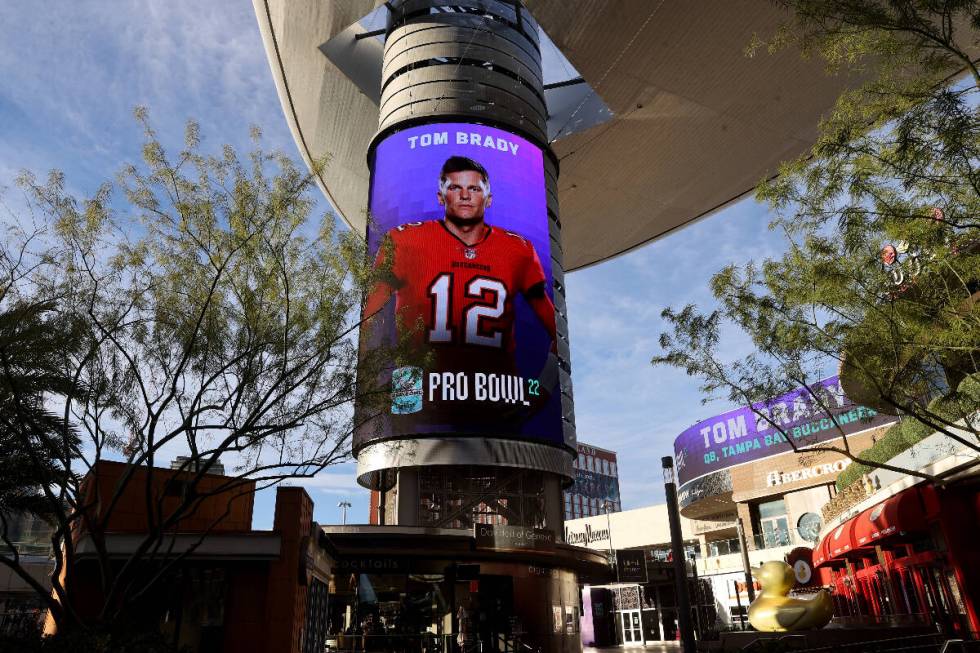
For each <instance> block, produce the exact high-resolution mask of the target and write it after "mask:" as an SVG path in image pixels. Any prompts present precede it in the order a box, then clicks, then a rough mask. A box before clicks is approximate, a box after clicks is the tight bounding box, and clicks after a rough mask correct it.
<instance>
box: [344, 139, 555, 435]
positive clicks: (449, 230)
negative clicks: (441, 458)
mask: <svg viewBox="0 0 980 653" xmlns="http://www.w3.org/2000/svg"><path fill="white" fill-rule="evenodd" d="M370 210H371V222H370V224H369V227H368V234H367V238H368V250H369V255H370V256H371V257H372V258H373V260H374V262H375V267H376V269H377V270H379V271H380V272H382V273H383V274H382V278H381V279H380V280H379V281H378V282H377V283H376V284H375V286H374V287H373V288H372V289H371V290H370V291H369V293H368V295H367V297H366V298H365V302H364V306H363V309H362V315H363V317H364V326H363V327H362V329H361V351H362V356H363V355H365V354H367V353H370V351H371V350H372V348H377V347H379V346H382V345H393V344H395V343H396V342H398V341H405V340H407V341H408V342H409V343H410V344H411V345H412V346H413V348H414V350H415V352H416V353H417V354H420V356H419V358H420V360H425V361H426V362H425V363H424V364H421V365H407V366H406V365H403V366H400V367H395V368H394V369H388V370H387V371H385V372H383V373H382V376H381V378H378V379H377V381H378V383H379V385H380V387H382V388H388V389H389V391H390V405H389V406H386V407H385V409H384V410H382V411H381V414H379V415H378V414H373V415H359V416H358V417H359V418H358V420H357V421H358V423H359V424H360V426H359V428H358V429H357V431H356V432H355V435H354V449H355V451H356V450H357V449H359V448H360V447H362V446H363V445H364V444H366V443H367V442H369V441H373V440H387V439H393V438H404V437H412V436H433V435H438V434H447V435H453V436H468V435H469V436H476V437H479V436H492V437H503V438H515V439H525V440H535V441H540V442H545V443H548V444H553V445H555V446H563V445H567V446H574V442H571V443H566V442H565V441H564V437H563V429H562V417H561V393H560V391H559V372H558V358H557V341H556V317H555V306H554V288H553V278H552V269H551V237H550V231H549V224H548V220H549V218H548V211H547V203H546V198H545V181H544V160H543V153H542V151H541V149H540V148H538V147H537V146H536V145H534V144H533V143H531V142H530V141H528V140H526V139H524V138H521V137H519V136H516V135H514V134H511V133H509V132H506V131H503V130H500V129H495V128H492V127H487V126H484V125H472V124H466V123H445V124H429V125H424V126H421V127H413V128H410V129H405V130H402V131H399V132H396V133H394V134H392V135H390V136H388V137H387V138H385V139H384V140H382V141H381V142H380V143H378V145H377V147H376V148H375V150H374V153H373V160H372V176H371V193H370ZM362 360H363V359H362Z"/></svg>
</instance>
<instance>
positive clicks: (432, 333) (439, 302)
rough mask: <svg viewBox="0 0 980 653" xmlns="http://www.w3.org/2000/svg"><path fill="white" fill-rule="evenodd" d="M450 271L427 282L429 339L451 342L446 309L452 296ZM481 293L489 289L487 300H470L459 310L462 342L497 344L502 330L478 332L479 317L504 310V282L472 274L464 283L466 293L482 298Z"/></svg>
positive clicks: (491, 316) (497, 315)
mask: <svg viewBox="0 0 980 653" xmlns="http://www.w3.org/2000/svg"><path fill="white" fill-rule="evenodd" d="M452 284H453V275H452V274H449V273H443V274H440V275H439V276H437V277H436V278H435V279H434V280H433V281H432V283H431V284H429V296H430V297H432V309H433V310H432V319H433V326H432V328H431V329H429V342H452V341H453V330H454V325H452V324H450V321H449V318H450V316H449V311H450V305H451V303H452V302H451V298H452V296H453V288H452ZM484 293H490V299H489V304H472V305H471V306H469V307H468V308H467V309H466V310H465V311H463V342H464V343H466V344H468V345H482V346H484V347H501V346H502V345H503V338H504V334H503V331H500V330H499V329H497V330H493V331H490V332H489V335H487V334H484V333H480V320H481V319H482V318H487V319H499V318H500V317H501V316H502V315H503V314H504V307H505V305H506V302H507V286H505V285H504V284H503V282H501V281H499V280H497V279H490V278H488V277H473V278H472V279H470V281H469V283H467V284H466V297H471V298H473V299H479V300H481V301H482V300H483V295H484Z"/></svg>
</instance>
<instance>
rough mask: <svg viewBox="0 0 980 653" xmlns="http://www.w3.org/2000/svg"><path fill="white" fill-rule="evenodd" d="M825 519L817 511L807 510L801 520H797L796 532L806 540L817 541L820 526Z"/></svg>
mask: <svg viewBox="0 0 980 653" xmlns="http://www.w3.org/2000/svg"><path fill="white" fill-rule="evenodd" d="M822 526H823V520H822V519H820V515H818V514H817V513H815V512H805V513H803V516H802V517H800V520H799V521H798V522H796V532H797V533H798V534H799V536H800V539H802V540H803V541H804V542H816V541H817V539H818V538H819V537H820V528H821V527H822Z"/></svg>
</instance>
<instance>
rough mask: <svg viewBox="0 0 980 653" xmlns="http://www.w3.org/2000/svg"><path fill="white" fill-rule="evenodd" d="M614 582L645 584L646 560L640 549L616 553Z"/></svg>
mask: <svg viewBox="0 0 980 653" xmlns="http://www.w3.org/2000/svg"><path fill="white" fill-rule="evenodd" d="M616 580H617V581H619V582H620V583H641V584H642V583H646V582H647V560H646V555H645V553H644V552H643V550H642V549H640V550H638V551H637V550H632V549H630V550H617V551H616Z"/></svg>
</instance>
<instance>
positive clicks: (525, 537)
mask: <svg viewBox="0 0 980 653" xmlns="http://www.w3.org/2000/svg"><path fill="white" fill-rule="evenodd" d="M473 537H474V538H475V539H476V548H478V549H498V550H499V549H506V550H511V551H523V550H535V551H551V550H552V549H554V548H555V533H554V531H548V530H544V529H540V528H525V527H523V526H506V525H501V524H473Z"/></svg>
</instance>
